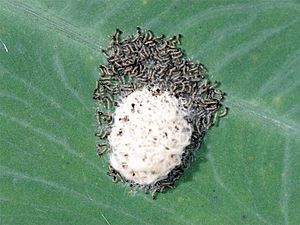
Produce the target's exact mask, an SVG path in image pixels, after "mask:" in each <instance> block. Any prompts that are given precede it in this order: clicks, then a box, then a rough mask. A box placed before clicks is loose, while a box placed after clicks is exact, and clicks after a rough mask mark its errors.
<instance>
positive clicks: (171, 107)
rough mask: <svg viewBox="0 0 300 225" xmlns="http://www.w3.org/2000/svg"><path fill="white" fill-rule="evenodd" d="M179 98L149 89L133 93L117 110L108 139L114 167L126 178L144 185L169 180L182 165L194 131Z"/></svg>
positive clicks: (111, 163)
mask: <svg viewBox="0 0 300 225" xmlns="http://www.w3.org/2000/svg"><path fill="white" fill-rule="evenodd" d="M185 115H186V112H184V111H183V110H182V109H181V108H180V104H179V102H178V99H176V98H175V97H173V96H171V95H170V94H168V93H167V92H164V93H163V94H161V95H158V96H157V95H153V93H152V92H151V91H149V90H147V89H146V88H144V89H142V90H138V91H135V92H133V93H132V94H130V95H129V96H128V97H126V98H125V99H123V100H122V103H121V104H120V106H119V107H118V108H117V109H116V111H115V117H114V121H115V122H114V124H113V125H112V131H111V133H110V135H109V137H108V140H109V144H110V146H111V147H112V152H111V155H110V165H111V166H112V167H113V168H114V169H115V170H117V171H118V172H119V173H120V174H121V175H122V176H123V177H124V178H125V179H127V180H129V181H131V182H135V183H138V184H141V185H149V184H153V183H155V182H156V181H158V180H161V179H163V178H165V177H166V176H167V175H168V173H169V172H170V171H171V170H173V169H174V168H175V167H176V166H178V165H179V164H180V163H181V157H182V154H183V152H184V149H185V147H186V146H188V145H189V144H190V140H191V134H192V128H191V125H190V124H188V122H187V121H186V120H185V119H184V116H185Z"/></svg>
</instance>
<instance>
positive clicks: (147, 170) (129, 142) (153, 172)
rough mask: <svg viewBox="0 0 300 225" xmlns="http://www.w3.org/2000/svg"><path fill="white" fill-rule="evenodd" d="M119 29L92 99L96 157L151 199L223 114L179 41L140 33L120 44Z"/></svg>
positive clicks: (218, 94)
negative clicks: (106, 155) (104, 159)
mask: <svg viewBox="0 0 300 225" xmlns="http://www.w3.org/2000/svg"><path fill="white" fill-rule="evenodd" d="M121 33H122V32H121V31H120V30H119V29H116V31H115V32H114V34H113V35H112V36H111V43H110V45H109V46H108V47H107V48H106V49H103V50H102V52H103V54H104V56H105V57H106V59H107V62H108V64H107V65H100V66H99V69H100V78H99V79H98V80H97V81H96V88H95V91H94V99H96V100H97V102H98V106H97V109H96V120H97V126H98V130H97V132H96V136H97V137H99V141H98V143H97V154H98V155H99V156H101V155H102V154H104V153H106V152H109V154H110V155H109V157H110V158H109V171H108V174H109V175H110V176H111V177H112V180H113V181H114V182H117V181H123V182H125V183H128V184H129V185H130V187H132V188H139V189H142V190H144V191H145V192H147V193H149V192H152V197H153V198H155V194H156V193H157V192H162V191H163V190H164V189H165V188H166V187H168V188H171V187H173V186H174V182H175V181H176V180H177V179H178V178H179V177H180V176H181V175H182V174H183V172H184V171H185V169H186V168H187V167H188V166H189V165H190V163H191V162H192V161H194V153H195V151H197V150H198V149H199V148H200V144H201V141H202V139H203V137H204V134H205V133H206V131H207V130H208V129H209V128H210V127H211V126H212V125H214V124H215V123H216V122H217V120H218V118H220V117H223V116H225V115H226V114H227V111H228V109H227V108H226V107H223V106H222V104H221V102H222V100H223V98H224V93H223V92H222V91H221V90H219V89H218V88H217V86H218V82H217V81H215V82H213V83H212V84H211V82H210V81H209V80H208V78H206V76H205V67H204V66H203V65H202V64H197V63H193V62H192V61H191V60H189V59H186V58H185V57H184V54H183V52H182V50H181V49H180V48H179V47H178V45H179V44H180V38H181V35H177V36H174V37H172V38H166V37H165V36H164V35H161V36H155V35H154V34H153V33H152V32H151V31H146V32H143V31H142V30H141V29H140V28H139V27H138V28H137V32H136V34H135V35H129V36H127V37H125V38H124V39H121Z"/></svg>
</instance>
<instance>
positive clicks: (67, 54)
mask: <svg viewBox="0 0 300 225" xmlns="http://www.w3.org/2000/svg"><path fill="white" fill-rule="evenodd" d="M136 26H141V27H142V28H143V29H151V30H152V31H154V32H155V34H156V35H160V34H166V35H170V36H172V35H175V34H178V33H181V34H183V46H182V47H183V49H184V50H185V52H186V55H187V57H188V58H190V59H192V60H193V61H196V62H202V63H203V64H204V65H205V66H206V67H207V68H208V70H209V77H210V79H211V80H215V79H217V80H219V81H221V83H222V85H221V89H222V90H223V91H225V92H226V93H227V98H226V101H225V104H226V105H227V106H228V107H229V108H230V113H229V115H228V116H227V117H226V118H224V119H222V120H221V121H220V124H219V126H218V127H214V128H213V129H211V130H210V131H209V134H208V135H207V136H206V139H205V143H204V145H203V146H202V150H201V153H199V154H198V160H197V163H195V164H194V165H193V166H192V168H191V169H189V170H188V171H187V173H186V174H185V175H184V177H183V178H182V179H181V180H180V182H179V183H178V185H177V187H176V188H175V189H174V190H169V191H167V192H166V193H163V194H160V195H158V199H157V200H156V201H153V200H152V199H151V196H149V195H145V194H144V193H129V189H128V188H126V187H124V185H122V184H114V183H112V182H111V179H110V178H109V177H108V176H107V175H106V170H107V161H106V159H105V158H98V157H97V156H96V153H95V151H96V150H95V141H96V139H95V137H94V132H95V129H96V124H95V118H94V112H95V106H96V102H95V101H93V100H92V94H93V90H94V86H95V80H96V79H97V78H98V69H97V67H98V65H99V64H101V63H105V58H104V56H103V55H102V54H101V52H100V50H99V49H100V48H101V47H102V46H106V45H107V44H108V42H109V41H108V38H107V36H108V35H109V34H111V33H112V32H113V31H114V29H115V28H119V29H121V30H123V31H124V33H125V35H126V34H131V33H134V32H135V29H136ZM299 34H300V2H299V1H292V0H288V1H243V0H240V1H238V0H236V1H234V0H226V1H225V0H224V1H168V0H166V1H154V0H152V1H150V0H144V1H119V0H114V1H95V0H90V1H62V0H61V1H60V0H57V1H52V0H47V1H45V0H43V1H42V0H41V1H37V0H26V1H13V0H8V1H2V0H0V39H1V41H0V150H1V152H0V163H1V166H0V201H1V205H0V207H1V208H0V224H5V225H6V224H7V225H10V224H11V225H15V224H22V225H24V224H25V225H26V224H30V225H34V224H72V225H73V224H111V225H114V224H129V225H132V224H197V225H198V224H226V225H227V224H230V225H231V224H295V225H296V224H299V221H300V214H299V212H300V192H299V190H300V184H299V183H300V173H299V168H300V151H299V150H300V148H299V145H300V138H299V136H300V135H299V134H300V123H299V120H300V103H299V99H300V94H299V93H300V91H299V90H300V79H299V77H300V75H299V73H300V72H299V71H300V38H299ZM297 169H298V170H297Z"/></svg>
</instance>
